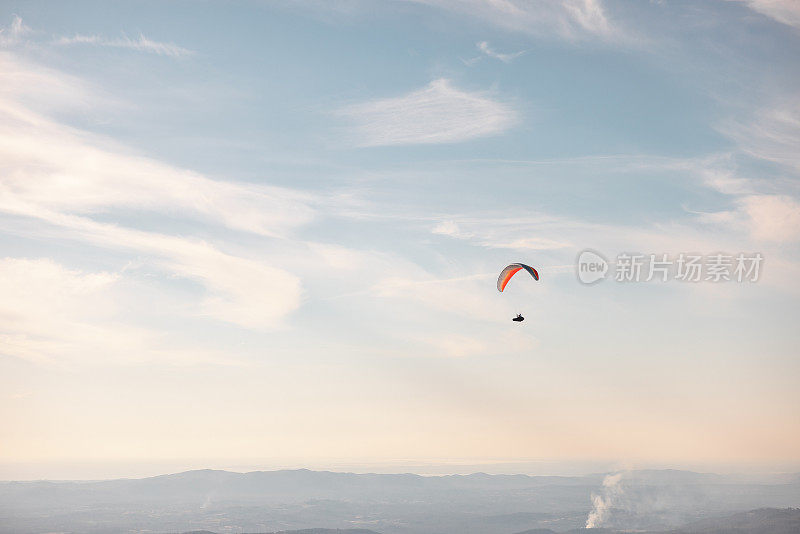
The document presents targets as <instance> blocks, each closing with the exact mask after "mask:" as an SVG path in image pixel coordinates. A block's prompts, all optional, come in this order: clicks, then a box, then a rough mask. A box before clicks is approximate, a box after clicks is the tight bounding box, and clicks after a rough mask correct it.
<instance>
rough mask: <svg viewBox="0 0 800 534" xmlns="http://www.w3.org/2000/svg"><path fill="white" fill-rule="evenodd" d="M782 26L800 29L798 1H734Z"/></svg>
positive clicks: (799, 6) (799, 4)
mask: <svg viewBox="0 0 800 534" xmlns="http://www.w3.org/2000/svg"><path fill="white" fill-rule="evenodd" d="M734 1H736V2H742V3H743V4H746V5H747V6H748V7H749V8H750V9H752V10H753V11H757V12H758V13H761V14H762V15H765V16H767V17H769V18H771V19H774V20H776V21H778V22H780V23H782V24H786V25H788V26H794V27H795V28H800V2H797V1H796V0H734Z"/></svg>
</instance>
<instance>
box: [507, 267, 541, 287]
mask: <svg viewBox="0 0 800 534" xmlns="http://www.w3.org/2000/svg"><path fill="white" fill-rule="evenodd" d="M522 269H525V270H526V271H528V273H530V275H531V276H532V277H533V279H534V280H538V279H539V273H537V272H536V269H534V268H533V267H531V266H529V265H525V264H524V263H512V264H510V265H508V266H506V268H505V269H503V271H502V272H501V273H500V276H499V277H498V278H497V290H498V291H500V292H502V291H503V290H504V289H505V288H506V284H507V283H508V281H509V280H511V277H512V276H514V275H515V274H517V271H520V270H522Z"/></svg>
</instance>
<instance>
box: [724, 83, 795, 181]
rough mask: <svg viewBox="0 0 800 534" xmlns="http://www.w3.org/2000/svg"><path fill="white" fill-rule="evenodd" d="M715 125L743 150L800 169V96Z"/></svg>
mask: <svg viewBox="0 0 800 534" xmlns="http://www.w3.org/2000/svg"><path fill="white" fill-rule="evenodd" d="M718 129H719V131H720V132H721V133H723V134H725V135H727V136H728V137H730V138H731V139H732V140H733V141H734V142H736V144H737V145H738V147H739V149H740V150H742V151H744V152H746V153H747V154H749V155H751V156H754V157H757V158H761V159H765V160H769V161H774V162H776V163H781V164H784V165H788V166H791V167H793V168H794V169H795V170H796V171H800V151H798V149H797V147H798V146H800V99H797V98H791V99H787V100H785V101H783V102H781V103H778V104H775V105H773V106H770V107H764V108H760V109H757V110H755V112H754V113H753V114H752V115H751V116H750V117H749V118H746V119H738V120H729V121H726V122H724V123H722V124H721V125H720V126H719V127H718Z"/></svg>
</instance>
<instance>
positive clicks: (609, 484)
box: [586, 473, 625, 528]
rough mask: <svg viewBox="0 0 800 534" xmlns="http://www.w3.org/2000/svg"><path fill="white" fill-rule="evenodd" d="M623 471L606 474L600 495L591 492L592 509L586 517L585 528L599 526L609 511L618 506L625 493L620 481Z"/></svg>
mask: <svg viewBox="0 0 800 534" xmlns="http://www.w3.org/2000/svg"><path fill="white" fill-rule="evenodd" d="M622 475H623V473H616V474H614V475H607V476H606V477H605V478H604V479H603V489H602V492H601V494H600V495H598V494H596V493H592V511H591V512H589V517H587V518H586V528H600V527H601V526H603V523H604V522H605V520H606V519H607V518H608V515H609V512H610V511H611V510H612V509H613V508H614V507H615V506H618V505H619V503H620V501H621V500H622V496H623V494H624V493H625V489H624V488H623V487H622V484H620V482H621V481H622Z"/></svg>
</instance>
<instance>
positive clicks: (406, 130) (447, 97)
mask: <svg viewBox="0 0 800 534" xmlns="http://www.w3.org/2000/svg"><path fill="white" fill-rule="evenodd" d="M336 114H337V115H338V116H340V117H343V118H345V119H347V120H349V121H351V122H352V123H353V125H354V130H353V131H354V135H355V143H356V144H357V145H358V146H362V147H369V146H395V145H415V144H444V143H458V142H463V141H468V140H470V139H476V138H480V137H487V136H492V135H498V134H500V133H502V132H504V131H506V130H508V129H509V128H511V127H512V126H513V125H514V124H515V123H516V121H517V114H516V112H515V111H514V110H513V109H512V108H511V106H510V105H508V104H505V103H503V102H499V101H497V100H492V99H491V98H489V96H487V95H486V94H483V93H475V92H468V91H462V90H459V89H457V88H455V87H453V85H452V84H451V83H450V81H449V80H446V79H443V78H441V79H438V80H434V81H433V82H431V83H430V85H428V86H427V87H424V88H423V89H420V90H417V91H413V92H411V93H408V94H406V95H403V96H399V97H394V98H382V99H377V100H372V101H370V102H365V103H362V104H355V105H351V106H348V107H345V108H343V109H341V110H339V111H338V112H336Z"/></svg>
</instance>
